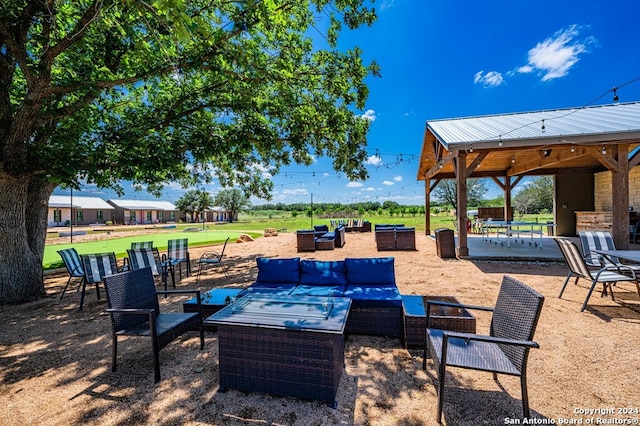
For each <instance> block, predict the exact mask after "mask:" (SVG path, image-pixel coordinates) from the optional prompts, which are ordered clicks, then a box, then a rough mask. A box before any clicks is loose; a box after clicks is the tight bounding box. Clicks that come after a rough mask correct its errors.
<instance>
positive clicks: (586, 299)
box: [580, 280, 598, 312]
mask: <svg viewBox="0 0 640 426" xmlns="http://www.w3.org/2000/svg"><path fill="white" fill-rule="evenodd" d="M596 284H598V282H597V281H596V280H593V282H592V283H591V287H590V288H589V292H588V293H587V297H586V298H585V299H584V303H583V304H582V308H580V312H583V311H584V309H585V308H586V307H587V302H588V301H589V298H590V297H591V293H593V289H594V288H595V287H596Z"/></svg>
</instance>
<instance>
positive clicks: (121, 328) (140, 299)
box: [104, 268, 204, 383]
mask: <svg viewBox="0 0 640 426" xmlns="http://www.w3.org/2000/svg"><path fill="white" fill-rule="evenodd" d="M104 286H105V290H106V293H107V302H108V304H109V308H108V309H107V310H106V312H108V313H109V314H110V315H111V325H112V333H111V337H112V342H113V347H112V356H111V371H116V368H117V358H118V336H148V337H151V349H152V352H153V370H154V379H155V383H158V382H159V381H160V355H159V352H160V350H161V349H162V348H164V347H165V346H166V345H167V344H169V343H170V342H171V341H173V340H174V339H176V338H177V337H179V336H181V335H182V334H184V333H185V332H187V331H192V330H198V331H199V332H200V349H203V348H204V329H203V325H202V302H201V299H200V291H199V290H185V291H160V292H157V291H156V287H155V284H154V282H153V273H152V272H151V268H142V269H137V270H135V271H128V272H123V273H120V274H117V275H112V276H109V277H106V278H105V279H104ZM187 293H195V297H196V300H197V305H198V312H193V313H185V314H181V313H161V312H160V305H159V303H158V294H187Z"/></svg>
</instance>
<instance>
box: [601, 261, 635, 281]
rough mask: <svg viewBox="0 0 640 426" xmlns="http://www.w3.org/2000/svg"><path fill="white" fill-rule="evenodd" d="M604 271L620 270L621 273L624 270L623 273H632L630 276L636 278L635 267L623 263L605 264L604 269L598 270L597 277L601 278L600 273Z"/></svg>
mask: <svg viewBox="0 0 640 426" xmlns="http://www.w3.org/2000/svg"><path fill="white" fill-rule="evenodd" d="M604 271H607V272H619V273H622V272H624V274H623V275H626V274H630V275H631V276H630V278H633V279H634V280H635V279H636V272H635V271H634V270H633V269H631V268H629V267H628V266H625V265H623V264H619V265H612V266H605V267H604V268H602V269H600V270H599V271H598V275H596V279H598V278H600V274H601V273H602V272H604Z"/></svg>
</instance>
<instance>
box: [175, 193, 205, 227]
mask: <svg viewBox="0 0 640 426" xmlns="http://www.w3.org/2000/svg"><path fill="white" fill-rule="evenodd" d="M213 204H214V203H213V197H212V196H211V195H210V194H209V193H208V192H207V191H205V190H204V189H192V190H190V191H187V192H185V193H184V194H183V195H182V197H180V198H179V199H178V200H177V201H176V203H175V205H176V207H177V208H178V210H180V211H181V212H184V213H189V214H190V215H191V218H192V219H193V220H195V218H196V214H201V213H203V212H204V211H205V210H206V209H208V208H210V207H212V206H213Z"/></svg>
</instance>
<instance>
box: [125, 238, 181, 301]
mask: <svg viewBox="0 0 640 426" xmlns="http://www.w3.org/2000/svg"><path fill="white" fill-rule="evenodd" d="M127 255H128V257H129V265H130V268H131V269H130V270H132V271H136V270H138V269H142V268H151V272H152V273H153V276H154V277H157V276H161V277H162V284H164V291H167V281H168V275H169V271H171V284H173V288H176V281H175V276H174V273H173V268H172V267H171V266H170V265H169V262H167V261H164V262H163V261H162V260H161V258H160V253H159V252H158V249H157V248H155V247H154V248H139V249H129V250H127Z"/></svg>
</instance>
